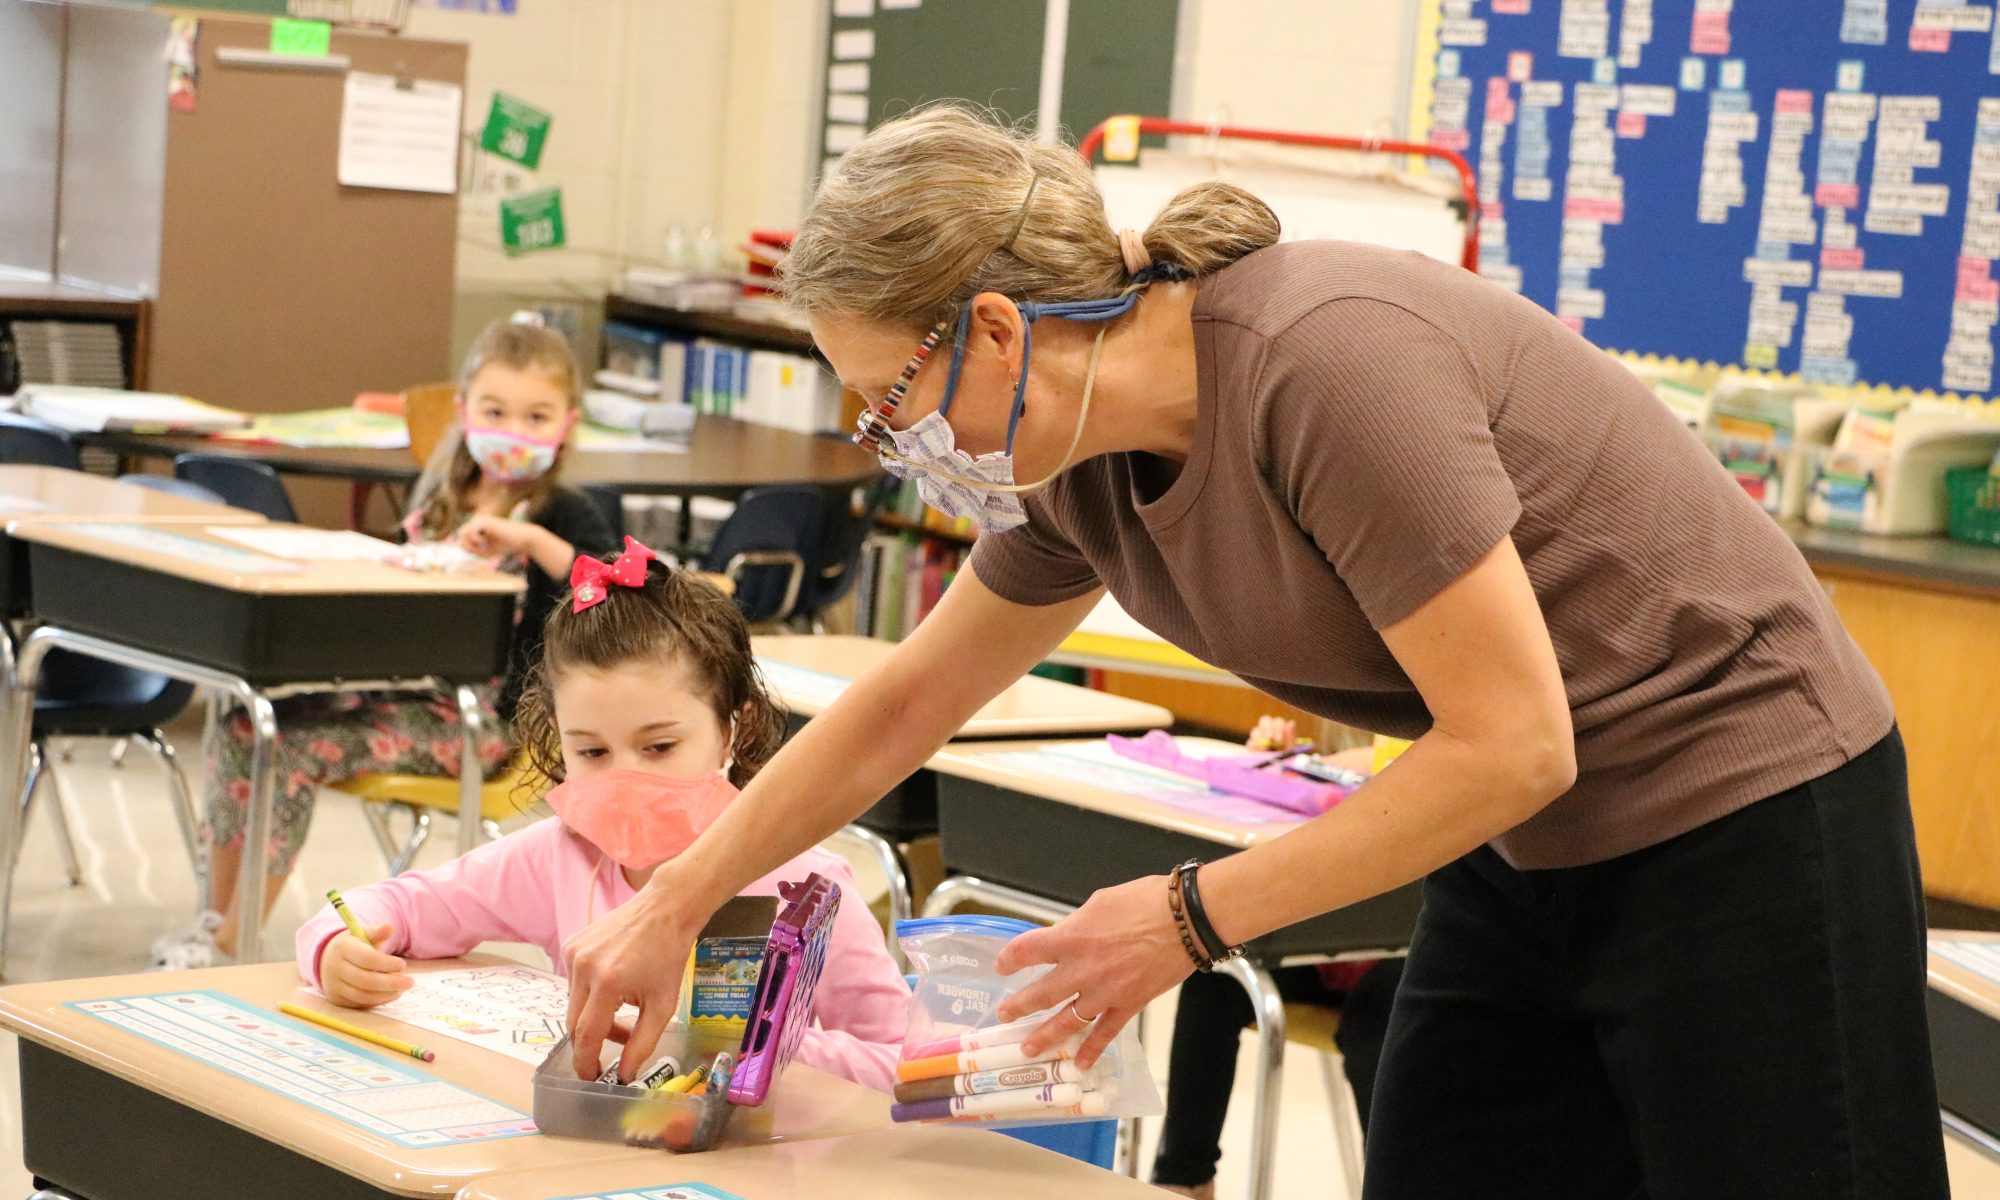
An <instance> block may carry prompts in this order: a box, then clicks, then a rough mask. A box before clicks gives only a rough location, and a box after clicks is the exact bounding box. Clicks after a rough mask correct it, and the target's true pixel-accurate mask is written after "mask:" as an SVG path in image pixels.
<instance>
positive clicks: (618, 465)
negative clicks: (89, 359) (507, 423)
mask: <svg viewBox="0 0 2000 1200" xmlns="http://www.w3.org/2000/svg"><path fill="white" fill-rule="evenodd" d="M79 437H80V440H81V441H83V442H84V443H85V444H86V445H92V446H101V447H103V448H104V449H107V450H112V451H116V452H117V453H119V454H128V455H133V456H136V457H141V458H172V457H173V456H175V455H177V454H187V453H199V454H221V455H227V456H229V457H232V458H247V459H252V460H255V461H257V462H263V463H269V464H270V465H271V466H272V467H273V468H275V469H276V470H278V471H281V472H285V473H287V474H293V475H320V476H332V477H335V478H341V479H357V480H368V481H371V482H379V483H409V482H411V481H412V480H414V479H416V477H417V472H418V470H419V469H420V464H419V463H418V462H417V461H416V459H414V458H412V457H411V456H410V453H409V451H407V450H364V449H358V448H354V447H338V446H332V447H301V446H278V445H271V444H268V443H260V442H244V441H239V440H232V439H227V438H202V437H175V436H164V435H158V434H136V433H115V432H114V433H87V434H82V435H79ZM881 472H882V468H881V464H880V463H879V462H878V461H877V460H876V458H875V456H874V455H873V454H870V453H869V452H867V451H865V450H863V449H861V448H860V447H858V446H855V445H854V444H852V443H851V442H849V441H848V440H847V439H846V438H836V437H815V436H813V435H811V434H804V433H795V432H793V431H792V430H789V429H778V428H776V427H774V426H769V425H757V424H753V423H751V422H749V421H738V420H735V419H733V418H730V417H716V416H706V415H704V416H698V417H696V418H695V423H694V432H693V434H692V435H691V436H690V439H689V441H688V443H687V446H686V449H685V450H681V451H631V450H585V449H580V448H573V449H571V450H570V451H569V452H568V453H567V454H565V455H564V456H563V466H562V477H563V482H565V483H568V484H570V485H572V486H575V487H593V486H601V487H609V488H613V489H615V490H617V491H621V492H631V493H634V494H641V495H643V494H647V493H658V494H665V495H683V494H699V495H715V496H737V495H741V494H742V493H743V492H745V491H747V490H749V489H750V488H753V487H762V486H766V485H769V484H780V483H804V484H812V485H815V486H821V487H859V486H861V485H862V484H865V483H867V482H869V481H870V480H872V479H874V478H875V477H876V476H878V475H880V474H881Z"/></svg>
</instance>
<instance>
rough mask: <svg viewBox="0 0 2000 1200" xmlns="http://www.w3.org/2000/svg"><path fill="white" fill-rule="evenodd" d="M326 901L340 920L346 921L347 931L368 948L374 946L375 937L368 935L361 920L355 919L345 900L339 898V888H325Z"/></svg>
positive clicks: (371, 948)
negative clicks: (338, 915)
mask: <svg viewBox="0 0 2000 1200" xmlns="http://www.w3.org/2000/svg"><path fill="white" fill-rule="evenodd" d="M326 902H327V903H328V904H331V905H333V911H335V912H337V913H339V914H340V919H341V920H343V921H345V922H347V932H349V933H351V934H353V935H354V936H355V937H358V938H360V939H361V944H362V945H364V946H366V947H368V948H369V949H370V950H373V949H374V948H375V939H373V938H371V937H369V936H368V931H367V930H366V929H363V928H362V927H361V922H360V921H359V920H357V919H355V916H354V914H353V913H352V912H350V911H348V907H347V901H345V900H342V899H341V898H340V889H339V888H328V889H326Z"/></svg>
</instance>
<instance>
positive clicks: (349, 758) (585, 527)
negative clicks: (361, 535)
mask: <svg viewBox="0 0 2000 1200" xmlns="http://www.w3.org/2000/svg"><path fill="white" fill-rule="evenodd" d="M582 404H583V395H582V389H581V386H580V384H579V383H578V376H577V369H576V361H575V360H574V359H573V358H572V357H571V356H570V349H569V343H568V342H566V341H564V340H563V337H562V335H561V334H559V333H556V332H554V331H553V330H549V329H544V328H542V327H541V325H540V323H539V320H538V319H534V318H532V317H528V318H516V319H515V320H514V321H511V322H496V323H494V324H493V325H491V326H489V327H488V328H487V330H486V331H485V332H484V333H483V334H481V335H480V337H479V340H478V341H477V342H475V343H473V346H472V350H471V351H470V353H468V354H467V355H466V359H465V367H464V370H463V371H462V372H461V374H460V376H459V399H458V406H459V411H458V422H457V423H456V424H455V425H454V426H453V427H452V428H451V430H450V431H448V432H447V433H446V435H445V437H444V439H443V440H442V441H441V442H440V443H439V445H438V448H437V450H436V451H435V452H434V453H433V454H432V455H431V460H430V462H429V464H428V465H426V466H425V468H424V473H423V475H422V476H421V477H420V478H419V479H418V481H417V485H416V487H415V489H414V490H413V491H412V493H411V496H410V511H409V513H408V515H407V516H406V517H405V518H404V521H403V532H404V534H405V535H406V536H407V537H408V538H409V539H410V540H411V541H447V540H448V541H451V542H454V543H456V544H457V545H458V546H460V547H462V548H463V549H465V550H467V551H469V552H471V553H473V554H476V555H479V556H480V557H482V558H485V559H488V560H489V561H490V562H491V564H492V565H494V566H495V567H497V568H499V569H501V570H506V571H515V572H521V573H524V574H525V575H526V577H527V592H526V594H525V595H524V596H523V598H522V602H521V608H520V612H519V615H518V617H517V621H516V624H515V628H514V639H513V645H512V647H511V649H510V650H509V653H508V660H507V673H506V674H505V675H504V676H502V677H501V678H500V679H498V680H496V681H494V683H493V684H491V685H489V686H487V687H485V688H482V689H480V710H481V715H482V716H483V717H484V718H485V724H484V728H483V730H482V733H481V738H482V741H481V744H480V747H479V757H480V761H481V762H483V763H485V764H486V771H487V774H488V775H489V776H490V775H492V774H494V773H496V772H498V771H499V770H500V769H501V768H502V767H503V766H504V765H505V764H506V762H507V759H508V757H509V755H510V753H511V751H510V744H511V743H510V739H509V736H508V731H507V723H508V721H509V719H510V718H511V717H512V716H513V712H514V706H515V703H516V701H517V700H518V699H519V696H520V692H521V682H522V679H523V677H524V675H525V674H526V671H527V669H528V668H529V666H531V665H532V664H533V663H534V662H535V661H536V659H537V657H538V653H539V650H540V640H541V628H542V624H543V622H544V621H545V620H546V619H547V617H548V614H549V610H550V609H551V608H552V607H554V605H555V600H556V597H557V596H558V595H559V594H560V593H561V591H562V588H563V579H564V578H565V577H566V576H567V575H568V574H569V569H570V564H571V562H572V561H574V560H575V558H576V556H577V555H578V554H579V553H584V554H600V553H603V552H605V551H608V550H611V549H612V548H614V546H615V544H616V540H615V538H614V537H613V535H612V532H611V528H610V526H609V524H608V523H607V522H606V520H605V518H604V514H603V512H602V511H601V510H600V509H599V508H598V507H597V505H596V503H595V502H593V501H592V500H591V499H590V498H589V497H588V496H585V495H584V494H583V493H582V492H579V491H577V490H575V489H574V488H568V487H564V486H562V484H560V483H559V482H557V468H558V466H559V465H560V463H561V460H562V451H563V446H564V442H565V439H566V438H567V437H568V434H569V431H570V429H571V427H572V426H574V425H575V423H576V418H577V415H578V414H579V413H580V412H581V410H582ZM384 619H385V620H394V619H395V618H394V615H393V613H385V615H384ZM277 707H278V713H277V715H278V793H277V798H276V811H275V812H274V813H273V818H274V819H273V821H272V824H271V845H270V848H269V851H268V853H269V855H270V860H269V861H270V866H269V874H268V875H267V876H266V880H267V883H266V889H265V900H264V903H265V907H266V909H268V908H269V907H270V904H271V901H272V900H273V899H274V898H275V897H276V896H277V894H278V892H279V890H280V889H282V888H283V887H284V885H285V880H286V878H287V877H288V876H289V875H290V874H291V871H292V864H293V862H294V861H295V860H296V859H297V857H298V853H299V847H300V846H302V845H304V844H305V838H306V829H307V827H308V826H309V825H310V824H311V823H312V814H313V800H314V796H315V789H317V788H318V787H319V785H321V784H322V783H326V782H329V781H334V780H340V779H346V778H348V777H350V776H354V775H359V774H363V773H371V772H387V773H394V774H401V775H441V776H450V777H453V778H456V777H457V775H458V764H459V747H460V738H459V718H458V705H457V703H456V701H455V700H453V698H452V697H450V696H448V695H441V694H437V693H431V694H424V693H417V692H400V693H379V694H365V693H356V692H348V693H342V694H335V695H325V694H322V695H310V696H299V697H296V698H293V699H289V700H283V701H280V702H279V704H278V706H277ZM249 775H250V727H249V722H248V720H247V718H244V717H242V716H241V715H239V716H238V717H236V718H235V719H234V720H232V721H231V722H230V723H229V724H228V726H227V728H226V732H225V733H224V734H223V736H220V737H217V738H216V739H215V753H214V756H213V758H212V759H211V761H210V762H209V792H208V819H207V821H206V823H205V836H206V839H207V841H208V854H209V896H210V898H211V903H214V902H218V901H219V902H221V903H223V904H225V905H227V907H226V908H225V909H223V910H222V911H220V912H217V911H210V912H205V913H203V914H202V915H201V916H200V917H198V918H196V921H195V926H194V928H193V929H192V930H191V931H186V932H182V933H179V934H175V935H172V936H170V937H168V938H163V939H161V940H160V941H159V942H156V943H155V944H154V946H153V958H154V965H155V966H156V967H160V968H164V969H168V970H189V969H193V968H196V967H204V966H212V965H214V964H215V962H216V961H217V960H218V956H220V955H234V954H235V953H236V925H237V911H236V877H237V872H238V870H239V868H240V866H241V863H242V853H243V824H244V816H245V809H246V807H247V805H248V802H249V797H250V779H249Z"/></svg>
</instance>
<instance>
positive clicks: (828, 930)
mask: <svg viewBox="0 0 2000 1200" xmlns="http://www.w3.org/2000/svg"><path fill="white" fill-rule="evenodd" d="M778 899H779V900H780V901H782V902H783V904H784V907H783V908H782V909H781V910H779V912H778V920H777V923H776V924H774V925H772V926H771V937H770V940H769V941H768V942H766V943H765V944H764V967H763V970H762V971H761V972H760V973H759V974H758V976H757V995H756V999H754V1000H753V1001H751V1004H750V1023H749V1025H748V1026H746V1027H745V1028H744V1030H743V1045H742V1047H741V1049H739V1050H738V1052H737V1058H736V1074H735V1075H734V1076H733V1077H732V1078H731V1079H730V1081H729V1102H730V1103H731V1104H742V1105H747V1106H750V1107H752V1108H754V1107H756V1106H757V1105H760V1104H762V1103H764V1098H765V1097H766V1096H767V1095H769V1094H770V1090H771V1083H772V1081H774V1080H776V1079H777V1077H778V1074H779V1072H781V1071H783V1070H784V1069H785V1064H786V1063H789V1062H791V1061H792V1055H793V1054H796V1053H797V1052H798V1049H799V1042H800V1041H801V1040H802V1039H803V1038H804V1037H805V1035H806V1030H807V1028H809V1027H810V1026H811V1025H812V1020H813V989H814V988H816V987H818V986H819V973H820V969H821V968H822V967H824V966H825V965H826V944H827V941H828V939H830V938H831V937H832V936H833V914H834V913H835V912H836V911H838V910H839V908H840V885H839V884H837V883H834V882H833V881H832V880H830V879H826V878H824V877H822V876H820V875H817V874H814V875H808V876H806V878H805V880H804V881H803V882H800V883H780V884H779V885H778Z"/></svg>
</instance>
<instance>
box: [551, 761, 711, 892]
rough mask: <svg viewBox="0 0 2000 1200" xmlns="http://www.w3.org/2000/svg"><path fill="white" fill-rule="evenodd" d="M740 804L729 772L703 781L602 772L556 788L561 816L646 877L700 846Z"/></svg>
mask: <svg viewBox="0 0 2000 1200" xmlns="http://www.w3.org/2000/svg"><path fill="white" fill-rule="evenodd" d="M735 798H736V785H735V784H733V783H730V782H729V776H728V769H727V768H724V769H723V770H721V771H717V772H715V773H714V774H710V775H703V776H702V777H700V778H699V779H670V778H668V777H666V776H664V775H655V774H653V773H652V772H650V771H625V770H617V771H598V772H596V773H595V774H591V775H586V776H584V777H583V778H581V779H572V780H569V781H568V782H566V783H561V784H558V785H556V786H555V787H554V788H553V789H551V790H550V792H549V794H548V796H547V799H548V802H549V807H550V808H553V809H555V810H556V816H558V817H560V818H562V823H563V824H564V825H567V826H569V828H570V829H571V830H572V831H574V832H575V833H576V834H578V835H579V836H581V837H583V838H586V839H588V840H589V841H590V843H591V844H592V845H594V846H596V847H597V848H598V849H599V850H602V851H603V852H604V853H605V854H606V855H608V856H609V857H610V858H611V860H612V861H613V862H615V863H617V864H618V865H619V866H621V867H628V868H630V869H631V870H634V871H644V870H647V869H649V868H652V867H657V866H659V865H660V864H661V863H663V862H665V861H667V860H668V859H670V858H672V857H673V856H674V855H676V854H679V853H680V852H681V851H683V850H685V849H687V848H688V847H689V846H691V845H693V844H694V840H695V838H697V837H699V836H700V835H701V831H702V830H704V829H707V828H708V827H709V826H710V825H712V824H714V823H715V819H716V818H717V817H719V816H721V815H722V810H723V809H725V808H727V807H729V802H730V801H731V800H733V799H735Z"/></svg>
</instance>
